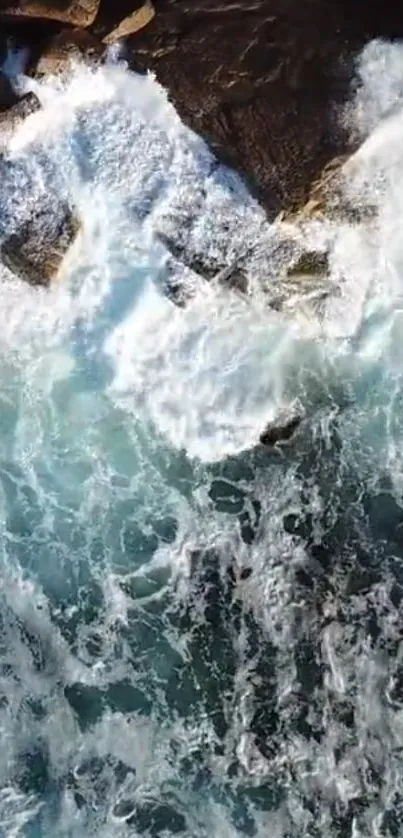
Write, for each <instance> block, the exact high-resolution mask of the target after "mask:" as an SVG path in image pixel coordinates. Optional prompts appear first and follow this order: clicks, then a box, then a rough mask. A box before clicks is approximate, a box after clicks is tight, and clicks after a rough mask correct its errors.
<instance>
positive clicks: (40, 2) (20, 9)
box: [0, 0, 100, 27]
mask: <svg viewBox="0 0 403 838" xmlns="http://www.w3.org/2000/svg"><path fill="white" fill-rule="evenodd" d="M99 3H100V0H11V2H10V1H8V0H2V2H1V3H0V16H1V17H2V18H3V17H17V18H22V19H24V18H27V17H28V18H29V17H32V18H40V19H41V20H47V19H50V20H55V21H61V22H62V23H69V24H71V25H72V26H84V27H85V26H90V25H91V24H92V23H93V22H94V20H95V18H96V16H97V13H98V9H99Z"/></svg>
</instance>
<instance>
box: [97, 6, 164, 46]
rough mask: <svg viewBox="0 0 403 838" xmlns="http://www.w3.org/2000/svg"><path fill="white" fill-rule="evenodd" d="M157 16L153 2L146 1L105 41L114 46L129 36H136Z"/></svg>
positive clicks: (110, 33)
mask: <svg viewBox="0 0 403 838" xmlns="http://www.w3.org/2000/svg"><path fill="white" fill-rule="evenodd" d="M154 15H155V9H154V6H153V4H152V3H151V0H145V2H143V3H142V5H141V6H139V8H136V9H135V10H134V11H133V12H131V14H129V15H128V16H127V17H125V18H124V19H123V20H122V21H121V22H120V23H119V25H118V26H116V27H115V28H114V29H112V31H111V32H109V33H108V35H105V36H104V38H103V40H104V43H105V44H113V43H115V41H119V40H121V39H122V38H127V37H128V36H129V35H134V33H135V32H139V31H140V29H143V28H144V27H145V26H147V25H148V24H149V23H150V22H151V21H152V19H153V17H154Z"/></svg>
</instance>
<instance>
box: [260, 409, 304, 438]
mask: <svg viewBox="0 0 403 838" xmlns="http://www.w3.org/2000/svg"><path fill="white" fill-rule="evenodd" d="M302 420H303V414H302V412H301V411H299V410H289V411H287V410H284V411H281V412H280V413H279V415H278V416H277V417H276V419H274V420H273V421H272V422H269V423H268V424H267V425H266V427H265V429H264V430H263V431H262V433H261V434H260V437H259V442H260V443H261V444H262V445H267V446H273V445H277V444H279V443H282V442H288V441H289V440H290V439H291V437H292V436H293V435H294V433H295V431H296V430H297V428H299V426H300V424H301V422H302Z"/></svg>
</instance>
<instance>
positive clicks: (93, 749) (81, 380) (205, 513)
mask: <svg viewBox="0 0 403 838" xmlns="http://www.w3.org/2000/svg"><path fill="white" fill-rule="evenodd" d="M402 66H403V59H402V53H401V48H400V47H399V46H397V45H394V46H388V45H382V44H373V45H371V46H370V48H369V49H368V50H367V51H366V53H365V54H364V56H363V58H362V62H361V65H360V67H359V68H358V72H360V73H361V82H362V83H361V87H360V88H359V91H358V93H357V96H356V99H355V101H354V105H352V114H353V116H351V117H350V118H352V119H354V120H355V124H356V125H358V127H359V129H360V130H361V131H362V136H363V140H366V141H365V142H364V144H363V146H362V149H361V151H360V152H359V154H358V155H357V158H356V160H355V161H354V164H353V171H352V174H351V182H350V186H351V188H352V189H353V190H356V196H361V195H362V194H363V192H364V189H366V190H367V191H369V193H370V196H371V199H372V200H373V201H375V202H376V203H377V205H378V207H379V218H378V221H377V222H376V223H374V224H373V225H372V227H371V228H370V229H359V228H349V227H347V226H343V225H340V226H339V227H337V228H333V227H329V226H327V225H326V224H319V223H317V224H311V225H308V228H307V230H305V231H304V232H303V235H304V237H305V238H306V241H307V242H310V241H312V242H313V243H316V244H317V243H319V244H321V245H322V246H323V244H324V243H327V244H328V245H329V247H330V249H331V267H332V275H331V279H330V280H329V282H331V283H333V286H332V287H334V288H335V289H337V293H335V294H334V295H331V297H330V299H329V301H328V302H327V303H326V307H325V309H324V311H322V316H321V317H320V318H318V317H317V316H316V315H315V313H314V312H313V311H310V310H309V309H307V308H305V306H304V305H303V304H302V303H301V304H299V303H297V304H296V310H295V312H294V313H293V314H292V315H291V316H287V317H281V318H280V316H279V315H278V314H276V313H273V312H271V311H270V309H269V308H268V307H267V304H265V294H267V288H266V290H265V289H264V287H262V285H263V286H264V285H265V284H266V285H267V284H270V282H273V283H274V284H275V282H276V276H275V271H274V276H273V277H270V276H269V273H270V270H272V272H273V267H272V265H273V259H274V256H273V254H275V252H276V249H275V236H276V231H275V230H273V228H270V227H269V226H268V225H267V224H266V223H265V222H264V219H263V217H262V213H261V211H260V210H259V209H258V208H257V206H256V205H255V204H254V203H253V201H252V200H251V199H250V198H248V196H247V194H246V192H245V189H244V187H243V186H242V185H241V184H240V183H239V182H238V181H237V179H236V177H235V176H234V175H233V174H232V173H229V172H228V171H227V170H225V169H224V168H223V167H219V166H217V165H216V164H215V163H214V161H213V160H212V158H211V156H210V154H209V152H208V151H207V149H206V148H205V147H204V145H203V143H202V142H201V141H200V140H199V139H198V138H196V137H194V136H193V135H192V134H190V133H189V132H188V131H187V130H186V129H185V128H184V127H183V126H182V125H181V123H180V122H179V120H178V118H177V116H176V115H175V113H174V112H173V109H172V108H171V106H170V105H169V104H168V103H167V100H166V97H165V95H164V93H163V92H162V91H160V90H159V88H158V87H157V86H156V85H155V83H154V82H153V81H152V80H151V79H143V78H136V77H135V76H132V75H130V74H129V73H128V72H127V71H126V70H125V68H124V67H123V66H121V65H113V64H111V65H110V66H108V67H106V68H103V69H102V70H99V71H97V72H95V73H94V72H90V71H89V70H87V69H85V68H83V67H76V68H73V69H72V71H71V74H70V75H69V77H68V78H67V79H65V80H63V81H54V80H53V81H52V80H51V81H49V82H47V83H44V84H42V85H37V84H36V83H34V82H32V81H31V82H28V81H27V80H22V83H23V84H25V85H31V87H34V88H35V89H36V90H37V92H38V95H39V96H40V98H41V100H42V102H43V105H44V111H43V112H41V113H40V114H34V115H32V116H31V117H30V118H29V119H28V120H27V121H26V123H25V124H24V125H23V126H22V127H21V128H20V129H19V131H18V132H17V134H16V135H14V136H13V137H12V138H11V139H10V140H9V141H8V145H7V161H6V163H7V165H5V168H4V170H3V184H2V197H1V201H2V214H1V219H0V232H1V233H2V232H3V230H4V229H5V228H6V227H7V225H8V224H10V223H12V219H13V218H15V217H16V215H17V213H21V214H22V215H24V213H25V212H27V209H28V208H29V206H30V204H34V203H37V202H39V201H43V200H45V198H46V200H48V199H49V196H50V198H51V200H53V195H55V196H56V195H57V194H59V193H62V194H64V195H65V196H67V197H68V198H69V200H71V201H72V202H73V203H74V205H75V206H76V207H77V209H78V212H79V214H80V217H81V219H82V223H83V227H82V231H81V235H80V238H79V240H78V242H77V244H76V246H75V248H74V249H73V251H72V252H71V253H70V254H69V257H68V259H67V261H66V264H65V266H64V275H63V277H62V278H61V280H60V283H59V284H58V285H57V286H55V287H54V288H53V289H52V290H51V291H49V292H43V291H41V290H39V291H38V290H37V289H31V288H28V287H26V286H25V285H23V284H22V283H19V281H18V280H17V279H16V278H15V277H11V275H10V274H8V273H7V272H6V270H5V269H4V270H3V274H2V282H1V285H0V301H1V307H2V312H3V317H2V328H1V331H0V370H1V387H0V483H1V493H0V515H1V530H0V532H1V552H0V561H1V574H0V579H1V581H0V730H1V748H0V835H4V836H5V838H6V836H7V838H11V837H12V836H27V837H28V836H29V838H34V836H35V838H38V836H41V838H42V836H60V838H62V836H63V837H64V836H66V838H67V836H69V838H70V836H71V838H73V836H74V838H79V836H83V838H84V837H85V838H87V836H97V837H98V836H99V838H103V836H104V837H105V838H109V836H111V835H113V836H133V838H134V836H152V838H154V836H161V838H165V836H172V835H180V836H185V837H186V838H204V836H206V838H207V836H209V838H210V836H213V838H227V836H228V838H240V837H241V836H245V835H250V836H258V838H263V836H270V838H277V836H278V838H294V836H295V837H296V836H301V835H304V836H311V837H312V838H322V836H323V838H324V836H326V838H327V837H328V836H340V838H341V836H343V838H345V837H346V836H350V835H351V836H354V837H355V838H356V837H357V836H369V835H371V836H372V835H385V836H396V835H400V834H402V833H401V829H402V827H401V811H402V805H403V804H402V799H401V778H402V771H403V767H402V757H401V753H402V745H403V728H402V716H401V712H402V710H401V708H402V683H403V682H402V673H401V648H402V647H401V625H402V620H401V610H402V607H403V606H402V602H403V587H402V585H403V572H402V557H403V552H402V549H403V548H402V544H403V542H402V522H403V509H402V503H401V490H402V479H401V474H402V471H401V468H402V461H401V453H400V452H401V449H402V445H401V443H402V422H401V401H402V371H403V370H402V356H401V340H400V322H401V305H400V301H401V269H402V258H403V251H402V250H401V244H400V237H399V230H400V219H401V217H402V207H401V198H400V195H401V189H400V184H401V183H402V174H403V168H402V159H401V147H400V146H401V143H400V140H399V136H400V133H399V128H400V127H401V125H402V120H401V115H400V110H399V102H400V98H401V95H402V94H403V84H402V82H401V67H402ZM20 81H21V80H20ZM390 114H391V115H390ZM366 138H368V139H366ZM55 200H56V197H55ZM192 215H194V216H195V217H196V222H195V223H194V224H193V226H192V227H191V232H190V233H189V232H188V230H189V225H188V219H189V218H190V217H191V216H192ZM178 227H179V229H181V230H183V231H184V233H183V235H185V234H186V235H188V236H189V237H190V245H191V247H192V248H193V250H194V251H195V252H196V253H197V252H202V253H203V254H208V255H210V256H211V258H214V257H215V256H216V257H217V256H219V257H220V258H221V259H222V260H223V261H224V262H226V263H228V264H229V263H231V262H232V261H233V259H234V257H236V256H237V254H238V253H242V252H244V250H245V246H246V244H247V245H248V246H250V245H253V248H252V250H253V251H254V257H253V258H255V263H254V266H255V269H256V266H257V265H258V266H260V267H262V265H266V268H267V271H266V273H265V272H263V274H262V276H263V277H264V279H262V280H260V279H256V276H257V273H256V270H255V274H254V277H255V279H254V281H253V282H252V287H251V291H250V294H249V296H248V297H247V298H245V297H241V296H239V295H238V294H237V293H236V292H233V291H231V290H229V289H226V288H222V287H221V288H220V287H217V286H216V284H215V283H214V282H213V283H211V284H209V285H208V284H204V283H203V282H202V281H201V280H200V281H198V280H197V279H196V278H195V277H194V275H191V273H190V272H189V271H183V270H182V269H181V268H180V266H179V265H177V264H176V265H175V264H174V265H173V267H172V265H171V266H170V267H169V271H170V272H171V273H172V271H173V272H174V275H175V276H176V277H177V278H178V279H179V280H180V282H181V283H183V284H184V285H185V287H186V288H187V289H188V291H189V301H188V304H187V305H186V306H185V307H177V306H176V305H175V304H174V303H173V302H172V300H171V299H170V297H169V294H167V293H166V292H167V277H168V276H169V275H170V273H169V271H168V264H167V258H168V257H167V253H166V251H165V250H164V247H163V246H162V244H161V242H160V240H159V238H158V235H157V233H158V232H167V231H168V232H169V231H170V230H172V229H177V228H178ZM253 258H252V262H253ZM265 260H266V261H265ZM270 266H271V267H270ZM252 268H253V264H252ZM252 273H253V270H252ZM295 404H298V405H299V407H300V408H301V409H302V410H303V412H304V416H305V419H304V421H303V423H302V426H301V429H300V430H299V431H298V433H297V435H296V437H295V439H294V440H293V441H292V442H291V443H290V444H289V445H288V446H286V447H285V448H283V449H282V450H280V451H269V450H265V449H263V448H261V447H259V446H257V445H256V442H257V439H258V436H259V433H260V432H261V431H262V429H263V428H264V426H265V424H266V422H267V421H268V420H270V419H272V418H273V417H275V416H276V414H277V412H278V411H279V410H280V409H284V408H290V407H293V406H295Z"/></svg>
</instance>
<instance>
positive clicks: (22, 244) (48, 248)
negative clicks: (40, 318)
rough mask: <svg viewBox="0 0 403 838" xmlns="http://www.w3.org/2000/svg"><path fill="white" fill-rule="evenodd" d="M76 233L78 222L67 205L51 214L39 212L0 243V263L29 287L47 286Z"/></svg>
mask: <svg viewBox="0 0 403 838" xmlns="http://www.w3.org/2000/svg"><path fill="white" fill-rule="evenodd" d="M78 229H79V224H78V221H77V219H76V217H75V216H74V215H73V213H72V211H71V210H70V208H69V207H68V206H67V205H65V204H60V205H59V206H56V207H53V211H51V210H50V209H49V208H45V209H44V210H41V209H39V210H38V211H37V212H36V213H35V214H34V215H32V216H31V217H30V218H29V220H27V221H25V222H24V223H23V224H22V226H21V227H20V229H19V231H18V232H17V233H13V234H12V235H11V236H9V237H8V238H6V239H5V240H4V241H3V242H2V244H1V247H0V256H1V260H2V261H3V263H4V264H5V265H6V267H7V268H9V270H10V271H12V273H14V274H16V275H17V276H19V277H20V279H24V280H25V281H26V282H29V283H30V284H31V285H49V284H50V282H51V281H52V280H53V279H55V278H56V276H57V273H58V271H59V268H60V266H61V263H62V261H63V257H64V256H65V254H66V252H67V250H68V249H69V247H70V245H71V244H72V242H73V241H74V239H75V237H76V234H77V232H78Z"/></svg>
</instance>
